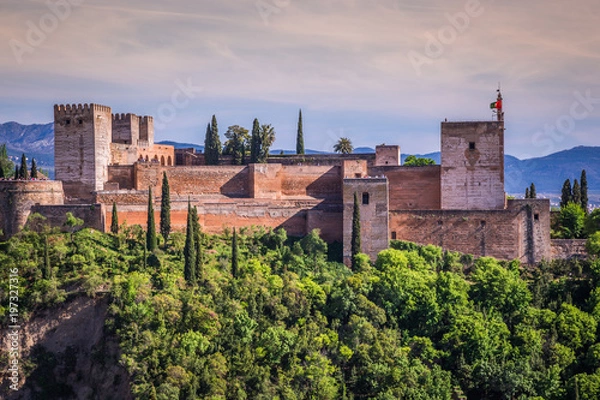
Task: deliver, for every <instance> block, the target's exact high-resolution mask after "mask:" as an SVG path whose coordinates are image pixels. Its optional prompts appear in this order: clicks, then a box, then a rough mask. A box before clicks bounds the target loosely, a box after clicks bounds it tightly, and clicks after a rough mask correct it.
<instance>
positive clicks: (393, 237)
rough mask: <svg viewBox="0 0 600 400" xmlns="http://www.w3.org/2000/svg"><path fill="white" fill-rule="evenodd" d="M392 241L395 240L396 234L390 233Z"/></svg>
mask: <svg viewBox="0 0 600 400" xmlns="http://www.w3.org/2000/svg"><path fill="white" fill-rule="evenodd" d="M392 240H396V232H392Z"/></svg>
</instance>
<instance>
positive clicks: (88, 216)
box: [31, 204, 104, 231]
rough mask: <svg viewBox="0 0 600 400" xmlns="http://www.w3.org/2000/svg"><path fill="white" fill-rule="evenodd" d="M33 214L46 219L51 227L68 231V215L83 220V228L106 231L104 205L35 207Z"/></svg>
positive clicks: (32, 210)
mask: <svg viewBox="0 0 600 400" xmlns="http://www.w3.org/2000/svg"><path fill="white" fill-rule="evenodd" d="M31 212H32V213H40V214H42V215H43V216H44V217H46V222H47V223H48V224H49V225H50V226H57V227H60V228H62V230H63V231H64V230H66V228H65V227H64V223H65V221H66V220H67V213H68V212H70V213H72V214H73V215H74V216H75V217H77V218H80V219H82V220H83V225H82V226H81V227H79V228H78V229H81V228H93V229H97V230H99V231H103V230H104V209H103V205H102V204H69V205H35V206H33V207H31Z"/></svg>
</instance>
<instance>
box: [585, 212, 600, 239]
mask: <svg viewBox="0 0 600 400" xmlns="http://www.w3.org/2000/svg"><path fill="white" fill-rule="evenodd" d="M598 231H600V208H595V209H594V210H593V211H592V212H591V213H589V214H588V216H587V217H586V219H585V233H586V234H587V235H592V234H593V233H595V232H598Z"/></svg>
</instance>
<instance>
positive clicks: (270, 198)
mask: <svg viewBox="0 0 600 400" xmlns="http://www.w3.org/2000/svg"><path fill="white" fill-rule="evenodd" d="M498 115H499V118H498V120H497V121H481V122H442V123H441V155H442V156H441V165H430V166H423V167H407V166H402V165H401V158H400V148H399V146H390V145H387V146H386V145H382V146H377V148H376V152H375V154H348V155H314V156H313V155H294V156H271V157H270V158H269V162H268V163H266V164H249V165H241V166H233V165H217V166H207V165H202V164H203V155H202V154H193V152H191V151H187V150H177V151H176V150H175V149H174V148H173V147H172V146H165V145H157V144H154V128H153V120H152V117H140V116H137V115H134V114H112V111H111V108H110V107H106V106H102V105H98V104H84V105H55V106H54V135H55V150H54V151H55V168H56V173H55V177H56V180H55V181H1V182H0V204H3V206H2V208H1V209H0V228H2V229H3V232H4V234H5V235H6V236H10V235H12V234H14V233H16V232H17V231H18V230H19V229H21V228H22V226H23V225H24V224H25V222H26V220H27V216H28V215H29V214H30V213H31V212H38V213H40V214H42V215H44V216H46V217H47V218H48V221H49V222H51V223H53V224H55V225H62V224H63V222H64V220H65V214H66V212H67V211H71V212H73V213H74V215H76V216H78V217H79V218H82V219H83V220H84V221H85V224H86V226H91V227H94V228H96V229H100V230H104V231H106V230H108V229H109V227H110V224H111V220H110V219H111V207H112V204H113V202H115V203H116V204H117V209H118V216H119V222H120V223H123V222H126V223H127V224H128V225H132V224H140V225H142V226H143V227H144V228H145V224H146V217H147V216H146V212H147V200H148V190H152V192H153V198H154V200H155V202H156V204H155V206H154V209H155V210H156V213H157V215H156V220H157V221H158V219H159V218H158V217H159V216H158V214H159V212H160V196H161V182H162V175H163V172H166V174H167V177H168V179H169V183H170V191H171V225H172V228H173V229H174V230H183V229H185V224H186V218H187V204H188V199H189V200H191V202H192V204H193V205H196V206H197V207H198V214H199V219H200V223H201V225H202V227H203V230H204V231H205V232H209V233H219V232H222V231H223V229H224V228H225V227H237V228H241V227H246V226H265V227H269V228H279V227H281V228H284V229H286V231H287V232H288V234H289V235H292V236H303V235H305V234H307V233H308V232H310V231H311V230H312V229H315V228H318V229H320V230H321V235H322V237H323V238H324V239H325V240H327V241H328V242H334V241H338V242H342V243H343V254H344V261H345V262H348V261H349V259H350V236H351V230H352V214H353V212H352V211H353V204H354V194H355V193H357V194H358V198H359V202H360V215H361V230H362V232H361V233H362V250H363V252H365V253H367V254H368V255H369V256H370V257H371V258H374V257H375V256H376V255H377V253H378V252H379V251H381V250H383V249H385V248H387V247H388V245H389V240H390V239H399V240H408V241H412V242H416V243H420V244H434V245H437V246H441V247H442V248H444V249H447V250H455V251H460V252H464V253H470V254H473V255H475V256H493V257H497V258H499V259H503V260H510V259H519V260H521V261H522V262H524V263H528V264H532V263H535V262H538V261H540V260H542V259H551V258H554V257H557V256H558V255H557V254H558V253H557V250H555V247H556V246H555V244H554V243H553V242H554V241H551V240H550V203H549V200H546V199H524V200H520V199H509V200H507V198H506V195H505V192H504V121H503V118H502V116H503V114H502V112H501V110H499V111H498ZM563 253H564V252H563ZM562 256H564V254H562Z"/></svg>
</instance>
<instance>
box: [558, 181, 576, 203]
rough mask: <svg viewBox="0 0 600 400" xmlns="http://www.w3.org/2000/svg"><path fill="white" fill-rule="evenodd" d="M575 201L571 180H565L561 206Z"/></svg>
mask: <svg viewBox="0 0 600 400" xmlns="http://www.w3.org/2000/svg"><path fill="white" fill-rule="evenodd" d="M572 201H573V192H572V191H571V181H570V180H569V179H567V180H565V183H563V187H562V194H561V196H560V206H561V208H562V207H564V206H566V205H567V204H569V203H570V202H572Z"/></svg>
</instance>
